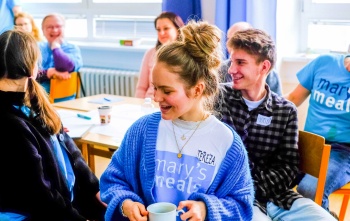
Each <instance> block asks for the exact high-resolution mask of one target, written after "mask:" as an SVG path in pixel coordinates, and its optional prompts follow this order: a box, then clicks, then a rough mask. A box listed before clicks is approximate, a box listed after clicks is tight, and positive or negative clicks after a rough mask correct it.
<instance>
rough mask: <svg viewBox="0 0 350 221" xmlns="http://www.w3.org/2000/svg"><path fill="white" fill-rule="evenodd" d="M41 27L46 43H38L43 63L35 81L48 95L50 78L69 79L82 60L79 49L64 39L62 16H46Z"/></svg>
mask: <svg viewBox="0 0 350 221" xmlns="http://www.w3.org/2000/svg"><path fill="white" fill-rule="evenodd" d="M41 27H42V31H43V34H44V36H45V38H46V40H47V41H43V42H39V47H40V51H41V53H42V56H43V61H42V70H41V71H40V75H39V76H38V79H37V80H38V81H39V82H40V84H41V85H42V86H43V87H44V88H45V90H46V92H47V93H49V92H50V78H51V77H53V76H56V75H60V78H69V77H70V75H69V73H70V72H74V71H79V69H80V68H81V67H82V66H83V59H82V56H81V53H80V49H79V47H78V46H77V45H75V44H71V43H69V42H67V41H66V40H65V39H64V27H65V18H64V17H63V15H61V14H57V13H53V14H48V15H46V16H45V17H44V18H43V21H42V25H41ZM62 75H63V76H62ZM62 90H64V88H62ZM74 98H75V96H72V97H66V98H61V99H56V100H55V102H60V101H64V100H71V99H74Z"/></svg>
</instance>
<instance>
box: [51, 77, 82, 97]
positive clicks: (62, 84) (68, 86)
mask: <svg viewBox="0 0 350 221" xmlns="http://www.w3.org/2000/svg"><path fill="white" fill-rule="evenodd" d="M70 75H71V77H70V78H69V79H67V80H61V79H57V78H51V80H50V94H49V99H50V102H51V103H54V101H55V99H59V98H65V97H71V96H74V95H75V97H78V95H79V93H80V91H79V90H80V81H79V78H78V72H72V73H70Z"/></svg>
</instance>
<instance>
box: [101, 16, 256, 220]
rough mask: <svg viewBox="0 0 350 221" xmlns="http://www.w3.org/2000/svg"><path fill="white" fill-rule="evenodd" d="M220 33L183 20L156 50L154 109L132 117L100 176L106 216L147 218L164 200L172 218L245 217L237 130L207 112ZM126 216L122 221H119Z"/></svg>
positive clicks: (246, 180)
mask: <svg viewBox="0 0 350 221" xmlns="http://www.w3.org/2000/svg"><path fill="white" fill-rule="evenodd" d="M220 33H221V31H220V30H219V29H218V28H217V27H216V26H214V25H210V24H208V23H207V22H198V23H196V22H194V21H190V22H189V23H188V24H187V25H186V26H184V27H181V28H180V36H181V40H179V41H173V42H171V43H168V44H164V45H163V46H161V47H160V48H159V49H158V50H157V54H156V58H155V59H156V62H155V65H154V67H153V70H152V84H153V87H154V101H156V102H158V103H159V107H160V112H156V113H153V114H149V115H146V116H144V117H142V118H140V119H139V120H137V121H136V122H135V123H134V124H133V125H132V126H131V127H130V128H129V129H128V131H127V132H126V134H125V136H124V139H123V141H122V144H121V145H120V147H119V149H118V150H117V151H116V152H115V153H114V155H113V157H112V160H111V162H110V164H109V165H108V167H107V169H106V170H105V171H104V173H103V174H102V176H101V180H100V187H101V199H102V201H104V202H105V203H106V204H108V207H107V212H106V215H105V219H106V221H110V220H118V221H119V220H120V221H121V220H138V221H147V215H148V211H147V210H146V207H147V206H148V205H150V204H153V203H156V202H170V203H173V204H175V205H176V206H177V209H178V210H181V209H184V210H185V211H186V212H185V213H183V214H182V215H180V216H179V217H177V221H180V220H217V221H219V220H220V221H229V220H242V221H245V220H251V218H252V214H253V198H254V197H253V196H254V190H253V182H252V178H251V175H250V170H249V164H248V156H247V152H246V150H245V147H244V145H243V143H242V140H241V138H240V137H239V135H238V134H237V133H236V132H235V131H234V130H233V129H232V128H231V127H230V126H228V125H227V124H224V123H222V122H221V121H219V120H218V119H217V118H216V117H215V116H214V115H212V114H211V111H212V109H213V101H214V97H215V96H216V95H217V93H218V89H219V75H218V68H219V66H220V62H221V54H222V53H221V47H220V46H221V44H220V37H221V34H220ZM126 218H127V219H126Z"/></svg>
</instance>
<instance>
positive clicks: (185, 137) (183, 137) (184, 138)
mask: <svg viewBox="0 0 350 221" xmlns="http://www.w3.org/2000/svg"><path fill="white" fill-rule="evenodd" d="M172 123H173V124H174V125H175V126H176V127H177V128H178V130H179V131H180V133H182V136H181V137H180V138H181V140H186V139H187V136H186V135H187V134H188V133H189V132H191V131H193V130H194V129H195V128H196V127H197V126H198V124H200V123H201V122H199V123H197V125H195V126H194V127H193V128H192V129H190V130H189V131H187V132H185V133H183V132H182V131H181V129H180V126H179V125H177V124H176V123H175V122H174V121H172ZM174 125H173V127H174Z"/></svg>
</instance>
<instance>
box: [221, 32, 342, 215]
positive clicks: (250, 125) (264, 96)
mask: <svg viewBox="0 0 350 221" xmlns="http://www.w3.org/2000/svg"><path fill="white" fill-rule="evenodd" d="M227 47H228V49H229V51H230V59H231V66H230V68H229V70H228V72H229V74H230V75H231V77H232V81H233V82H232V83H225V84H223V85H222V88H221V93H220V98H219V100H218V103H217V106H216V107H217V111H218V112H219V114H220V118H221V120H222V121H223V122H225V123H227V124H229V125H231V126H232V127H233V128H235V129H236V131H237V133H238V134H239V135H240V136H241V138H242V141H243V143H244V144H245V147H246V148H247V151H248V157H249V160H250V165H251V168H250V169H251V174H252V178H253V181H254V188H255V202H254V211H253V221H267V220H268V221H271V220H308V221H313V220H315V221H316V220H317V221H320V220H324V221H331V220H335V219H334V218H333V217H332V216H331V215H330V214H329V213H328V212H327V211H325V210H324V209H323V208H321V207H320V206H318V205H317V204H316V203H314V202H313V201H312V200H310V199H307V198H303V197H302V196H301V195H300V194H298V193H296V192H295V191H293V189H292V188H293V187H294V185H295V183H294V181H295V179H296V177H297V174H298V172H299V169H298V166H299V154H298V144H297V143H298V119H297V109H296V107H295V105H294V104H293V103H291V102H290V101H288V100H286V99H284V98H283V97H281V96H279V95H277V94H276V93H271V91H270V88H269V87H268V86H267V85H266V83H265V82H266V78H267V76H268V73H269V72H270V71H271V69H272V68H273V66H274V64H275V59H276V58H275V57H276V54H275V45H274V42H273V41H272V39H271V37H270V36H269V35H267V34H266V33H265V32H263V31H261V30H259V29H246V30H243V31H238V32H236V33H235V34H234V35H233V36H232V37H231V38H230V39H229V40H228V42H227Z"/></svg>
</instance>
